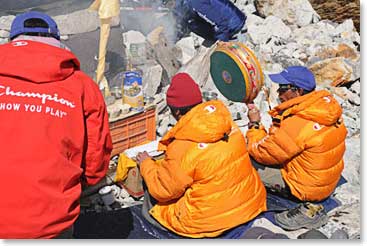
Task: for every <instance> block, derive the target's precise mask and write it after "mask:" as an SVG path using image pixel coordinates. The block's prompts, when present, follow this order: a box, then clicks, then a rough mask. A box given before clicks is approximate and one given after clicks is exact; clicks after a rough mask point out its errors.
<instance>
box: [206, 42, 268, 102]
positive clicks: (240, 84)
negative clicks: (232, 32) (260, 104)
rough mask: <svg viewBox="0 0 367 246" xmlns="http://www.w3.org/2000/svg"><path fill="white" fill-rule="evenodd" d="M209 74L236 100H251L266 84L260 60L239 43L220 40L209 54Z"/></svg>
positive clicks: (215, 82)
mask: <svg viewBox="0 0 367 246" xmlns="http://www.w3.org/2000/svg"><path fill="white" fill-rule="evenodd" d="M210 74H211V76H212V78H213V81H214V84H215V86H216V87H217V89H218V90H219V91H220V92H221V93H222V94H223V96H225V97H226V98H227V99H229V100H231V101H234V102H244V103H250V102H252V101H253V100H254V99H255V97H256V96H257V94H258V93H259V91H260V89H261V87H262V86H263V84H264V75H263V72H262V70H261V66H260V62H259V61H258V60H257V58H256V56H255V55H254V53H253V52H252V51H251V50H250V49H249V48H248V47H247V46H245V45H244V44H242V43H240V42H219V43H218V45H217V47H216V48H215V50H214V52H213V53H212V55H211V57H210Z"/></svg>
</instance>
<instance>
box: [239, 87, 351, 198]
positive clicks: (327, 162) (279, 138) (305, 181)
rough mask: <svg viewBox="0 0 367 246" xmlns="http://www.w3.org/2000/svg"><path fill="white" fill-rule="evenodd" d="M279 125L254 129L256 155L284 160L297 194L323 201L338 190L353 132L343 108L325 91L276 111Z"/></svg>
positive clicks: (250, 136) (251, 142) (265, 160)
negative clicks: (349, 132)
mask: <svg viewBox="0 0 367 246" xmlns="http://www.w3.org/2000/svg"><path fill="white" fill-rule="evenodd" d="M270 115H271V116H272V117H273V119H274V120H273V126H272V127H271V128H270V129H269V133H267V132H266V131H265V129H264V127H260V129H254V128H252V129H250V130H249V131H248V132H247V134H246V138H247V141H248V150H249V153H250V155H251V156H252V157H253V158H254V159H255V160H256V161H258V162H260V163H262V164H264V165H273V164H282V165H283V166H282V168H281V173H282V176H283V179H284V181H285V182H286V183H287V185H288V186H289V188H290V190H291V193H292V194H293V195H294V196H295V197H297V198H298V199H300V200H303V201H320V200H322V199H325V198H327V197H328V196H329V195H330V194H331V193H332V192H333V191H334V189H335V187H336V184H337V183H338V181H339V179H340V176H341V172H342V170H343V168H344V162H343V155H344V151H345V138H346V134H347V130H346V128H345V125H344V123H343V122H342V118H341V116H342V109H341V107H340V105H339V104H338V102H337V101H336V100H335V99H334V98H333V96H332V95H331V94H330V93H329V92H328V91H325V90H322V91H314V92H312V93H309V94H306V95H304V96H301V97H297V98H294V99H291V100H289V101H286V102H284V103H282V104H280V105H279V106H278V107H276V108H274V109H273V110H271V111H270Z"/></svg>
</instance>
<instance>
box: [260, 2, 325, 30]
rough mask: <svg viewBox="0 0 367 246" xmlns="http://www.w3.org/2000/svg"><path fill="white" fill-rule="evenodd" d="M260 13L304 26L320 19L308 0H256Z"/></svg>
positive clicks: (287, 22) (290, 23)
mask: <svg viewBox="0 0 367 246" xmlns="http://www.w3.org/2000/svg"><path fill="white" fill-rule="evenodd" d="M255 6H256V9H257V11H258V12H259V14H260V15H262V16H264V17H267V16H270V15H274V16H277V17H279V18H281V19H282V20H283V21H284V22H285V23H286V24H288V25H297V26H306V25H308V24H310V23H315V22H318V21H319V20H320V16H319V15H318V14H317V13H316V11H315V10H314V9H313V8H312V5H311V4H310V3H309V2H308V0H270V1H269V0H256V1H255Z"/></svg>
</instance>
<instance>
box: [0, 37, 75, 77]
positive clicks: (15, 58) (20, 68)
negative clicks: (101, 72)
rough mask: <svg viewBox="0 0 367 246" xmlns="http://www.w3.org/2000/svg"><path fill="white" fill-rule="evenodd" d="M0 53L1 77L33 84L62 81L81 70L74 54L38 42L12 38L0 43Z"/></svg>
mask: <svg viewBox="0 0 367 246" xmlns="http://www.w3.org/2000/svg"><path fill="white" fill-rule="evenodd" d="M0 54H1V56H0V64H1V66H0V76H7V77H16V78H19V79H21V80H26V81H31V82H33V83H47V82H56V81H60V80H64V79H66V78H67V77H69V76H70V75H72V74H73V73H74V71H76V70H80V64H79V61H78V59H77V58H76V57H75V55H74V54H73V53H71V52H70V51H67V50H65V49H61V48H58V47H54V46H51V45H47V44H44V43H41V42H35V41H30V40H17V41H13V42H10V43H8V44H5V45H1V46H0ZM50 54H53V55H52V56H50Z"/></svg>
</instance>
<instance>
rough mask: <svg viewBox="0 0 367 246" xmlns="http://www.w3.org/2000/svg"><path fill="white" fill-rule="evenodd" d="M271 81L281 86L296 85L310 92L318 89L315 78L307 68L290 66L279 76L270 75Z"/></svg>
mask: <svg viewBox="0 0 367 246" xmlns="http://www.w3.org/2000/svg"><path fill="white" fill-rule="evenodd" d="M269 77H270V79H271V80H272V81H273V82H274V83H277V84H281V85H294V86H297V87H299V88H303V89H305V90H308V91H312V90H313V89H315V87H316V82H315V76H314V75H313V73H312V72H311V71H310V70H309V69H308V68H306V67H303V66H290V67H287V68H286V69H284V70H283V71H282V72H281V73H278V74H269Z"/></svg>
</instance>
